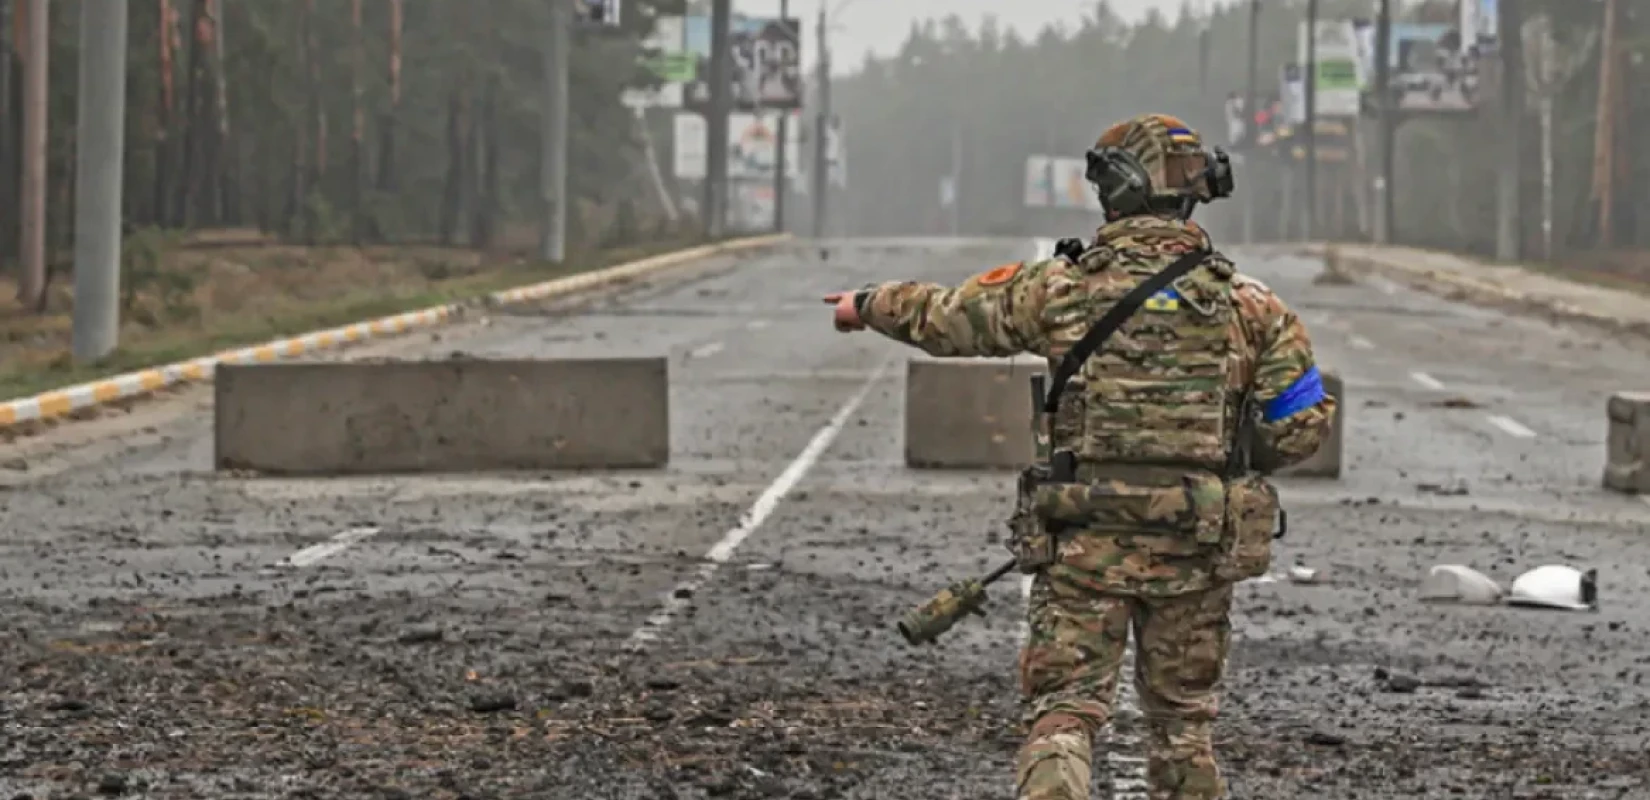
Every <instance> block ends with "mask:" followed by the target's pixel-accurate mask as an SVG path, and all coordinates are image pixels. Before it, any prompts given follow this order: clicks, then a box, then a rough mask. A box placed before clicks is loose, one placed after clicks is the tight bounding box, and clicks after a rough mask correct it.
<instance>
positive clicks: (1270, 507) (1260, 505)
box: [1215, 475, 1284, 582]
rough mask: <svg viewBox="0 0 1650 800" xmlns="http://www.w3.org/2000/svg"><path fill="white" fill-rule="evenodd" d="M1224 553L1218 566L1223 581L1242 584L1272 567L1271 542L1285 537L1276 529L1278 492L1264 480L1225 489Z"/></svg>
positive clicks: (1235, 481) (1241, 480)
mask: <svg viewBox="0 0 1650 800" xmlns="http://www.w3.org/2000/svg"><path fill="white" fill-rule="evenodd" d="M1226 507H1227V513H1226V542H1225V552H1224V553H1223V554H1222V557H1221V559H1220V561H1219V562H1218V564H1217V565H1216V567H1215V576H1216V577H1217V578H1219V579H1221V580H1224V581H1232V582H1237V581H1243V580H1247V579H1249V578H1258V577H1260V576H1262V575H1265V574H1266V573H1267V571H1268V570H1270V569H1271V568H1272V540H1273V539H1276V538H1279V537H1281V536H1282V535H1283V529H1281V528H1274V527H1273V526H1274V524H1276V523H1278V522H1280V521H1281V520H1282V519H1284V517H1282V504H1281V503H1280V502H1279V500H1278V490H1277V489H1276V488H1275V487H1273V486H1272V484H1271V483H1269V482H1268V481H1267V480H1266V479H1265V478H1264V477H1262V476H1260V475H1252V476H1247V477H1242V478H1236V479H1233V480H1232V481H1231V482H1230V483H1229V484H1228V485H1227V488H1226Z"/></svg>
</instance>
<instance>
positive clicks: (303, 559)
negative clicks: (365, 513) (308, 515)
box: [278, 526, 380, 567]
mask: <svg viewBox="0 0 1650 800" xmlns="http://www.w3.org/2000/svg"><path fill="white" fill-rule="evenodd" d="M379 531H380V529H379V528H375V527H370V526H368V527H361V528H350V529H349V530H347V531H344V532H342V533H339V534H337V535H335V536H333V537H332V538H331V539H328V540H326V541H324V542H322V543H320V544H315V545H310V546H309V547H306V548H304V549H302V550H299V551H298V552H296V553H293V554H292V555H290V556H287V557H286V558H285V559H284V560H282V561H281V562H280V564H278V566H282V567H307V566H309V565H311V564H314V563H316V562H319V561H322V560H324V559H328V558H331V557H333V556H335V555H338V554H339V553H342V552H344V551H345V550H348V549H349V548H350V546H351V545H354V544H356V543H358V542H364V541H366V540H368V539H371V538H372V537H374V536H377V535H378V533H379Z"/></svg>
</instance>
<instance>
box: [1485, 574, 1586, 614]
mask: <svg viewBox="0 0 1650 800" xmlns="http://www.w3.org/2000/svg"><path fill="white" fill-rule="evenodd" d="M1507 603H1508V605H1515V606H1535V607H1540V608H1558V609H1564V610H1566V611H1596V610H1598V570H1596V569H1590V570H1587V571H1586V572H1582V571H1581V570H1578V569H1576V568H1575V567H1566V566H1561V565H1557V564H1549V565H1547V566H1544V567H1536V568H1535V569H1532V570H1530V571H1529V572H1526V573H1524V574H1523V575H1520V576H1518V579H1517V580H1514V581H1513V585H1512V593H1511V594H1509V595H1508V596H1507Z"/></svg>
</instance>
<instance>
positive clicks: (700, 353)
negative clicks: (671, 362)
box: [688, 342, 723, 358]
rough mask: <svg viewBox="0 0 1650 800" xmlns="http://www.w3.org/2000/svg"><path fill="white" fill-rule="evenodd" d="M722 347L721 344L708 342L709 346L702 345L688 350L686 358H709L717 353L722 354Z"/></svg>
mask: <svg viewBox="0 0 1650 800" xmlns="http://www.w3.org/2000/svg"><path fill="white" fill-rule="evenodd" d="M722 347H723V345H722V343H721V342H710V343H709V344H702V345H699V346H698V347H695V348H693V349H692V350H689V351H688V358H709V357H711V356H714V355H716V354H717V353H720V352H722Z"/></svg>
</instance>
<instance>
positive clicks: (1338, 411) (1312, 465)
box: [1277, 370, 1347, 479]
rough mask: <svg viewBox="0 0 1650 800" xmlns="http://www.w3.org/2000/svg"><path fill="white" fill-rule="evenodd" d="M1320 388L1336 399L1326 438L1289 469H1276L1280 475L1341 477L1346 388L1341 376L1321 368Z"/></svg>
mask: <svg viewBox="0 0 1650 800" xmlns="http://www.w3.org/2000/svg"><path fill="white" fill-rule="evenodd" d="M1322 372H1323V390H1324V393H1325V394H1328V395H1329V396H1330V397H1333V398H1335V401H1336V403H1335V418H1334V419H1333V420H1332V421H1331V422H1330V431H1329V438H1327V439H1325V440H1324V443H1323V446H1321V447H1319V448H1318V452H1317V453H1315V454H1314V455H1313V456H1312V457H1311V458H1309V459H1307V460H1305V461H1303V462H1301V463H1299V464H1296V465H1295V466H1293V467H1290V468H1289V469H1284V470H1278V473H1277V474H1278V476H1279V477H1290V478H1335V479H1339V478H1340V477H1341V460H1342V457H1343V453H1344V448H1345V441H1346V405H1347V403H1346V391H1345V385H1344V384H1343V382H1342V381H1341V376H1340V375H1339V374H1337V373H1335V372H1333V371H1331V370H1322Z"/></svg>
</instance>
